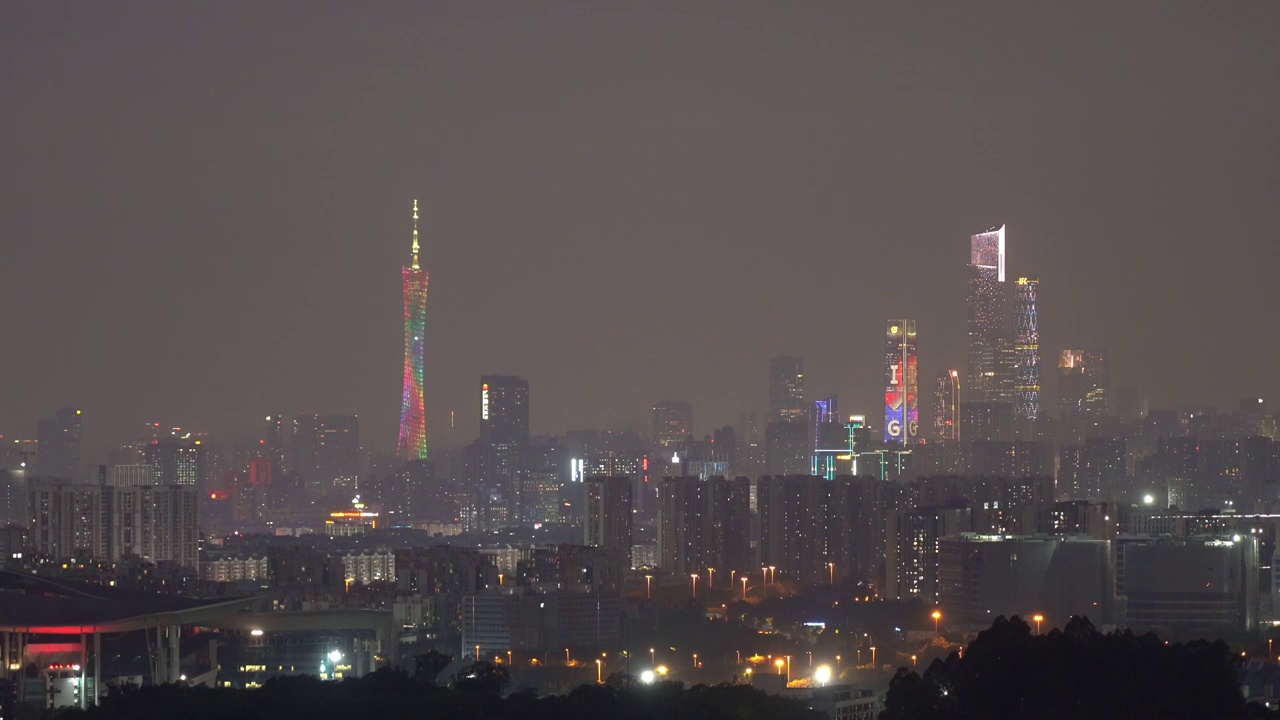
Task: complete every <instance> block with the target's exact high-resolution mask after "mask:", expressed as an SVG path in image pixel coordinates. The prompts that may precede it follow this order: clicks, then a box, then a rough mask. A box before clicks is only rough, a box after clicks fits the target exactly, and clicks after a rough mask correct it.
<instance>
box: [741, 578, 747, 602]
mask: <svg viewBox="0 0 1280 720" xmlns="http://www.w3.org/2000/svg"><path fill="white" fill-rule="evenodd" d="M746 601H747V578H746V577H743V578H742V602H746Z"/></svg>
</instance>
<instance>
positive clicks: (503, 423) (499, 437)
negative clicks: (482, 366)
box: [480, 375, 529, 445]
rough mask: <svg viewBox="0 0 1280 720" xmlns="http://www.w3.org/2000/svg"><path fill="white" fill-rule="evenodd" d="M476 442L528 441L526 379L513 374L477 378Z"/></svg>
mask: <svg viewBox="0 0 1280 720" xmlns="http://www.w3.org/2000/svg"><path fill="white" fill-rule="evenodd" d="M480 442H481V443H484V444H486V445H495V444H503V445H524V444H526V443H528V442H529V381H528V380H525V379H524V378H522V377H519V376H517V375H484V376H482V377H481V378H480Z"/></svg>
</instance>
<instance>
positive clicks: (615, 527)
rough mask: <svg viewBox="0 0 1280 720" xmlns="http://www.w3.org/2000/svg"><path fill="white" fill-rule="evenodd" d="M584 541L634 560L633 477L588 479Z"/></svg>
mask: <svg viewBox="0 0 1280 720" xmlns="http://www.w3.org/2000/svg"><path fill="white" fill-rule="evenodd" d="M586 486H587V512H586V522H585V523H584V525H585V527H584V528H583V542H584V544H586V545H589V546H592V547H602V548H605V549H606V550H611V551H614V552H616V553H617V554H618V555H619V556H620V557H625V558H627V559H628V560H630V558H631V521H632V517H631V478H629V477H591V478H587V481H586Z"/></svg>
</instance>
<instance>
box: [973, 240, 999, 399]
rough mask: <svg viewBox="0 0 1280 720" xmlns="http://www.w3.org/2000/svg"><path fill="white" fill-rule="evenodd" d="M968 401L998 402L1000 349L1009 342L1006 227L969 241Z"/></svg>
mask: <svg viewBox="0 0 1280 720" xmlns="http://www.w3.org/2000/svg"><path fill="white" fill-rule="evenodd" d="M968 280H969V291H968V292H969V297H968V349H967V353H966V354H967V359H968V372H967V377H966V378H965V381H966V382H965V393H966V398H967V399H973V400H976V401H979V402H982V401H990V400H994V399H997V398H995V397H993V395H994V394H995V393H997V391H998V388H997V385H998V379H997V375H998V374H999V372H1000V354H1001V353H1000V347H1001V344H1002V343H1003V342H1007V339H1006V335H1007V332H1006V323H1007V318H1006V315H1005V313H1006V299H1005V286H1004V226H1003V225H1001V226H1000V227H999V228H995V229H993V230H989V231H987V232H984V233H979V234H977V235H974V236H972V237H971V238H970V239H969V278H968Z"/></svg>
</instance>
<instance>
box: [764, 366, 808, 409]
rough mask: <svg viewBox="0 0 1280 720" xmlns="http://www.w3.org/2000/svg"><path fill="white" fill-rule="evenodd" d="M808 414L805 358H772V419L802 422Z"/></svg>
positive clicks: (770, 367) (770, 406)
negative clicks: (805, 392) (805, 390)
mask: <svg viewBox="0 0 1280 720" xmlns="http://www.w3.org/2000/svg"><path fill="white" fill-rule="evenodd" d="M808 415H809V411H808V408H807V407H806V406H805V402H804V360H803V359H802V358H798V357H776V358H770V359H769V419H770V421H771V422H793V423H801V422H804V421H805V420H806V419H807V418H808Z"/></svg>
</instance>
